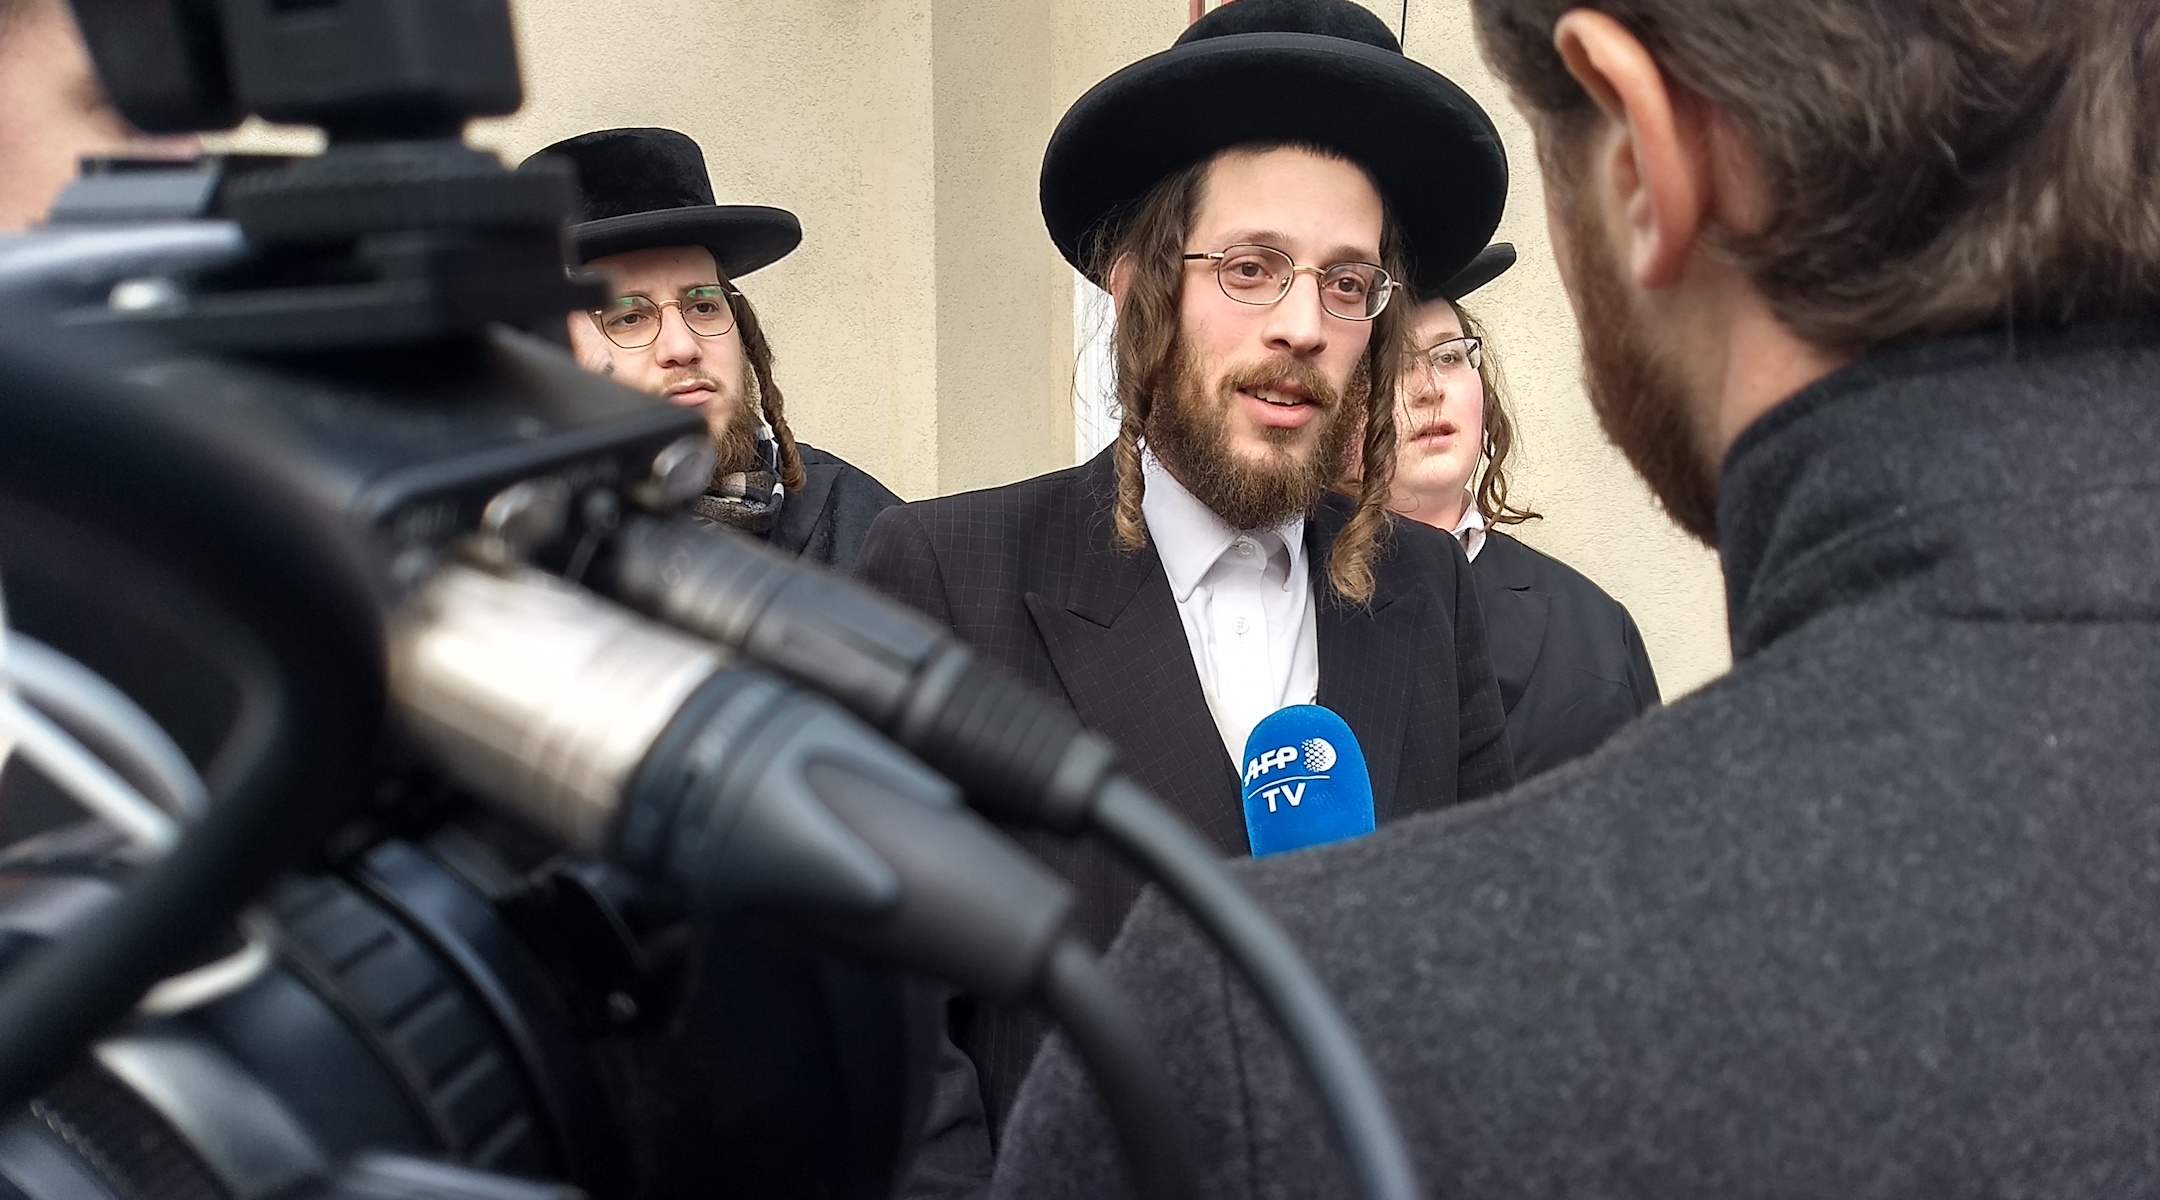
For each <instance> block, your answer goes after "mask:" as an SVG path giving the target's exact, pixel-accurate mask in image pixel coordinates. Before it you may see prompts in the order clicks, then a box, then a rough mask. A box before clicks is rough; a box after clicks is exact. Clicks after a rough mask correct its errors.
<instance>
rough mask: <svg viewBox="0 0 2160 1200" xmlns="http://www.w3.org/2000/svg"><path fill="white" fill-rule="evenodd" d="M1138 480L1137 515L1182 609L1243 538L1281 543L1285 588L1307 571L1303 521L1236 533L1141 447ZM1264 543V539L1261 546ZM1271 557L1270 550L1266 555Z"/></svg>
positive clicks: (1297, 517)
mask: <svg viewBox="0 0 2160 1200" xmlns="http://www.w3.org/2000/svg"><path fill="white" fill-rule="evenodd" d="M1140 469H1141V478H1142V479H1143V480H1144V481H1145V483H1146V488H1145V490H1144V491H1143V492H1142V494H1141V497H1140V511H1141V513H1142V515H1144V516H1145V517H1146V518H1147V528H1148V536H1149V537H1150V538H1153V539H1154V541H1155V553H1156V554H1157V555H1158V556H1159V557H1161V559H1162V564H1163V574H1164V575H1166V576H1168V577H1169V579H1170V594H1171V595H1172V596H1174V597H1175V598H1176V599H1177V602H1178V603H1180V604H1183V603H1185V602H1186V601H1187V600H1189V599H1191V598H1192V593H1193V589H1194V588H1196V587H1199V586H1200V581H1201V579H1202V578H1203V577H1205V576H1206V575H1207V573H1208V570H1209V569H1210V568H1212V567H1213V566H1214V565H1215V563H1216V562H1217V561H1218V560H1219V559H1221V558H1222V556H1223V554H1224V553H1225V552H1226V551H1228V550H1229V549H1230V547H1231V546H1232V545H1234V544H1235V543H1236V542H1237V540H1238V538H1239V537H1240V536H1241V535H1251V536H1253V537H1256V538H1259V537H1260V536H1261V535H1263V534H1273V535H1275V536H1276V537H1279V538H1281V539H1282V545H1283V548H1284V549H1285V550H1286V551H1288V553H1289V556H1290V570H1289V573H1288V574H1287V575H1286V576H1285V577H1284V579H1283V587H1284V588H1285V589H1287V588H1289V587H1290V586H1291V583H1292V581H1293V580H1295V579H1297V578H1298V577H1299V574H1300V572H1302V571H1304V570H1305V518H1304V516H1303V515H1299V516H1295V517H1292V518H1290V519H1289V520H1287V521H1284V522H1283V523H1282V524H1280V525H1277V526H1275V527H1274V528H1272V529H1263V530H1243V531H1240V530H1236V529H1232V528H1231V527H1230V525H1229V523H1228V522H1226V521H1224V520H1223V519H1222V518H1221V517H1218V516H1216V515H1215V511H1214V510H1213V509H1211V508H1209V507H1208V506H1207V505H1205V504H1202V503H1201V502H1200V498H1199V497H1197V496H1195V495H1193V494H1192V493H1191V492H1188V491H1186V490H1185V485H1184V484H1182V483H1179V482H1178V481H1177V477H1176V476H1174V475H1172V474H1171V473H1170V472H1169V471H1168V470H1167V469H1165V468H1164V467H1163V465H1162V463H1161V462H1159V461H1157V460H1156V458H1155V455H1154V454H1153V452H1151V451H1149V450H1148V449H1147V448H1146V447H1145V446H1143V447H1142V448H1141V451H1140ZM1264 540H1265V539H1263V541H1264ZM1269 553H1270V555H1271V556H1272V553H1273V551H1272V549H1270V550H1269Z"/></svg>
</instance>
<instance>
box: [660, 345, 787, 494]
mask: <svg viewBox="0 0 2160 1200" xmlns="http://www.w3.org/2000/svg"><path fill="white" fill-rule="evenodd" d="M669 382H670V383H671V384H672V383H673V382H674V381H673V380H670V381H669ZM716 391H717V389H716ZM731 403H732V404H733V405H734V411H733V412H731V413H729V414H728V422H727V424H726V425H725V426H723V427H722V428H721V430H720V432H718V433H715V434H713V435H712V443H713V475H712V477H713V482H714V484H716V485H717V484H718V483H719V482H720V480H721V478H722V477H723V476H727V475H734V474H738V473H740V472H743V471H754V470H757V469H758V468H759V467H761V466H763V465H764V464H763V463H762V462H760V461H759V460H758V456H757V431H758V417H759V413H758V404H757V378H756V376H754V375H753V374H751V371H750V364H748V363H744V364H743V377H742V385H741V386H740V387H738V388H736V390H735V398H734V400H733V401H731Z"/></svg>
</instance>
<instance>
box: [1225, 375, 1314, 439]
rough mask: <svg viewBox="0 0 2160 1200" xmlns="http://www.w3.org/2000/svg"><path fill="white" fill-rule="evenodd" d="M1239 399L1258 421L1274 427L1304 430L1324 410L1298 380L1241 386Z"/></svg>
mask: <svg viewBox="0 0 2160 1200" xmlns="http://www.w3.org/2000/svg"><path fill="white" fill-rule="evenodd" d="M1237 397H1238V402H1239V403H1240V404H1242V405H1244V407H1245V412H1246V415H1248V416H1250V417H1251V418H1252V419H1253V420H1254V421H1255V422H1257V423H1259V424H1261V425H1266V426H1269V427H1270V428H1274V429H1301V428H1303V427H1304V426H1305V425H1306V424H1307V423H1308V422H1310V421H1311V420H1312V419H1313V417H1314V416H1315V415H1317V414H1318V413H1319V411H1320V406H1319V405H1317V404H1314V403H1313V402H1312V400H1311V399H1310V398H1308V397H1307V396H1306V395H1305V391H1304V389H1303V388H1300V387H1298V386H1297V385H1296V384H1294V383H1284V384H1270V385H1268V386H1265V387H1255V388H1239V389H1238V391H1237Z"/></svg>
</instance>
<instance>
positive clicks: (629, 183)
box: [527, 129, 802, 279]
mask: <svg viewBox="0 0 2160 1200" xmlns="http://www.w3.org/2000/svg"><path fill="white" fill-rule="evenodd" d="M543 154H548V155H554V156H556V157H558V158H565V159H568V160H570V162H571V163H572V164H573V165H575V166H576V167H577V173H578V209H577V215H576V218H575V220H574V222H573V223H572V224H571V226H570V242H571V245H572V247H573V248H574V249H575V251H576V254H577V260H578V261H579V262H580V263H584V262H590V261H591V260H593V259H596V258H605V257H606V256H608V255H610V254H623V253H626V252H628V251H631V250H649V249H652V248H653V247H656V246H703V247H705V248H706V249H708V250H710V251H712V256H713V259H714V261H716V262H717V263H719V265H720V270H721V272H722V273H723V274H725V275H726V276H727V277H728V278H729V279H740V278H742V277H743V276H745V275H748V274H749V273H750V272H752V271H755V270H757V269H758V268H759V267H764V266H770V265H771V264H773V263H775V262H778V261H779V260H780V259H782V258H785V257H787V255H788V254H789V252H790V251H792V250H794V249H795V247H796V246H799V245H801V244H802V223H801V222H799V221H797V220H796V219H795V214H794V213H791V212H788V211H787V210H786V209H781V208H767V207H765V206H763V205H758V204H715V203H713V190H712V178H711V177H710V176H709V175H707V174H706V173H705V153H704V151H702V150H699V149H698V144H697V143H696V142H694V141H692V140H690V138H689V137H688V136H687V135H685V134H681V133H677V132H676V131H674V130H672V129H602V130H598V131H596V132H593V133H581V134H579V135H578V136H576V137H573V138H565V139H563V140H562V141H559V142H557V143H555V144H554V145H552V146H549V147H547V148H546V149H544V150H541V151H539V153H537V154H534V155H533V158H538V157H540V156H541V155H543ZM527 161H528V162H529V161H531V160H530V159H528V160H527Z"/></svg>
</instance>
